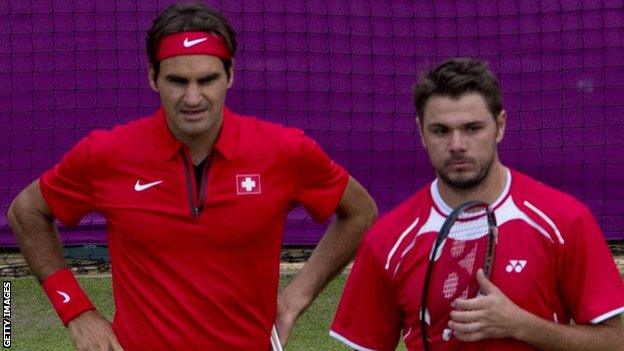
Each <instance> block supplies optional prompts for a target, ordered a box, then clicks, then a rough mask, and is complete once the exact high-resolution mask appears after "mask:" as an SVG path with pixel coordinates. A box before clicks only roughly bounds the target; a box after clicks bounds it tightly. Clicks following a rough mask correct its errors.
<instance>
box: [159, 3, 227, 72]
mask: <svg viewBox="0 0 624 351" xmlns="http://www.w3.org/2000/svg"><path fill="white" fill-rule="evenodd" d="M188 31H197V32H211V33H215V34H219V35H221V36H222V37H223V38H224V39H225V43H226V45H227V47H228V49H229V50H230V54H231V55H232V57H234V54H236V32H234V29H233V28H232V26H231V25H230V23H229V22H228V20H227V19H226V18H225V17H224V16H223V15H222V14H220V13H219V12H218V11H217V10H215V9H213V8H212V7H210V6H208V5H205V4H202V3H200V2H192V3H178V4H173V5H171V6H169V7H168V8H167V9H166V10H165V11H164V12H163V13H161V14H160V16H158V18H156V19H155V20H154V23H153V24H152V28H150V30H149V31H148V32H147V57H148V59H149V63H150V64H151V65H152V67H153V68H154V80H156V78H157V77H158V72H159V71H160V61H158V60H157V59H156V50H158V43H159V42H160V40H161V39H162V37H164V36H165V35H167V34H173V33H180V32H188ZM221 61H223V68H225V72H226V73H227V75H228V78H229V77H230V67H232V60H231V59H227V60H224V59H222V60H221Z"/></svg>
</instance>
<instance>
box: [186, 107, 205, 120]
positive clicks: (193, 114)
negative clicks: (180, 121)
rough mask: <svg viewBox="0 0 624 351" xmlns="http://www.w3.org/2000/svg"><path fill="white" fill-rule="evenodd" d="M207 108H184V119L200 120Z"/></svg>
mask: <svg viewBox="0 0 624 351" xmlns="http://www.w3.org/2000/svg"><path fill="white" fill-rule="evenodd" d="M206 111H207V109H184V110H181V111H180V112H181V113H182V115H183V116H184V119H185V120H187V121H198V120H200V119H202V114H203V113H204V112H206Z"/></svg>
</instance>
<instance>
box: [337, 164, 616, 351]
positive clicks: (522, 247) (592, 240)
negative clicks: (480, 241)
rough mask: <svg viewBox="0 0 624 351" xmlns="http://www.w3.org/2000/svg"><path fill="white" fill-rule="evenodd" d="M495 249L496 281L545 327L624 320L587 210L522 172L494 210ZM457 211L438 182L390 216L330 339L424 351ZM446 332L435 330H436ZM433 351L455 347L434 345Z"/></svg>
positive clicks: (358, 263)
mask: <svg viewBox="0 0 624 351" xmlns="http://www.w3.org/2000/svg"><path fill="white" fill-rule="evenodd" d="M492 207H493V208H494V211H495V214H496V219H497V222H498V233H499V238H498V246H497V247H496V256H495V259H494V268H493V272H492V275H491V280H492V282H493V283H494V284H495V285H497V286H498V287H499V288H500V289H501V290H502V291H503V292H504V293H505V294H506V295H507V296H508V297H509V298H510V299H511V300H512V301H514V302H515V303H516V304H517V305H519V306H520V307H522V308H523V309H525V310H527V311H529V312H531V313H533V314H535V315H537V316H539V317H541V318H544V319H547V320H551V321H554V322H557V323H565V324H568V323H569V322H570V320H572V319H573V320H574V321H575V322H576V323H579V324H585V323H599V322H601V321H603V320H605V319H608V318H610V317H613V316H616V315H618V314H620V313H622V312H624V284H623V282H622V278H621V277H620V274H619V272H618V270H617V268H616V266H615V264H614V262H613V259H612V257H611V254H610V252H609V249H608V247H607V245H606V244H605V241H604V236H603V233H602V231H601V229H600V228H599V227H598V224H597V223H596V220H595V219H594V217H593V216H592V214H591V213H590V211H589V209H588V208H587V207H585V206H584V205H582V204H581V203H580V202H579V201H577V200H576V199H574V198H573V197H571V196H569V195H567V194H564V193H562V192H560V191H557V190H555V189H553V188H550V187H548V186H546V185H544V184H542V183H539V182H537V181H535V180H533V179H531V178H529V177H527V176H526V175H524V174H521V173H519V172H516V171H507V185H506V188H505V190H504V191H503V193H502V195H501V196H500V197H499V198H498V200H497V201H496V202H495V203H494V204H493V206H492ZM451 210H452V209H451V208H449V206H448V205H446V204H445V203H444V201H443V200H442V198H441V196H440V194H439V192H438V188H437V181H434V182H433V183H431V185H430V186H428V187H425V188H423V189H422V190H420V191H419V192H418V193H416V194H415V195H413V196H412V197H411V198H409V199H408V200H407V201H405V202H404V203H402V204H401V205H399V206H398V207H396V208H395V209H393V210H392V211H391V212H389V213H388V214H386V215H385V216H383V217H382V218H381V219H380V220H379V221H378V222H377V223H376V224H375V225H374V226H373V227H372V228H371V229H370V230H369V232H368V233H367V234H366V236H365V239H364V241H363V243H362V245H361V246H360V248H359V251H358V254H357V256H356V259H355V264H354V266H353V269H352V271H351V274H350V275H349V278H348V281H347V284H346V287H345V291H344V293H343V296H342V299H341V301H340V305H339V307H338V311H337V313H336V317H335V320H334V323H333V325H332V329H331V333H330V334H331V335H332V336H334V337H335V338H337V339H339V340H341V341H343V342H345V343H346V344H348V345H349V346H351V347H353V348H355V349H357V350H394V349H395V348H396V345H397V343H398V341H399V337H400V336H402V338H403V340H404V342H405V344H406V345H407V347H408V349H409V350H422V349H423V345H422V337H421V332H420V318H419V311H420V304H421V296H422V289H423V281H424V276H425V271H426V268H427V263H428V259H429V254H430V252H431V247H432V245H433V241H434V239H435V237H436V235H437V232H438V231H439V230H440V227H441V226H442V223H443V222H444V219H445V217H446V216H447V215H448V214H449V213H450V212H451ZM443 327H444V326H437V325H434V323H433V321H432V325H431V328H430V330H442V329H443ZM430 338H431V340H432V342H431V344H430V345H431V349H432V350H454V347H455V346H456V344H455V343H456V342H457V339H455V338H451V339H450V340H451V341H449V342H447V341H444V340H443V338H442V333H433V335H430ZM461 349H462V350H533V348H532V347H530V346H529V345H528V344H526V343H523V342H520V341H517V340H513V339H497V340H485V341H480V342H474V343H465V344H463V347H462V348H461Z"/></svg>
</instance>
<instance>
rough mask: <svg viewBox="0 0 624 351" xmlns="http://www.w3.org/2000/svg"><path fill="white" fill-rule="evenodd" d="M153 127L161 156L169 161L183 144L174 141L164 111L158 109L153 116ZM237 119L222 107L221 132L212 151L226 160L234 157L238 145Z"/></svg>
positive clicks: (176, 140)
mask: <svg viewBox="0 0 624 351" xmlns="http://www.w3.org/2000/svg"><path fill="white" fill-rule="evenodd" d="M152 120H153V126H154V130H155V132H156V137H157V141H156V144H157V145H158V146H159V148H160V149H161V150H162V155H163V157H164V159H165V160H168V159H170V158H171V157H173V156H174V155H175V154H177V153H178V152H179V151H180V148H181V147H184V146H185V145H184V143H182V142H181V141H179V140H178V139H176V138H175V137H174V136H173V134H172V133H171V130H170V129H169V125H168V124H167V119H166V118H165V110H164V108H162V107H160V108H159V109H158V110H157V111H156V113H155V114H154V116H153V119H152ZM236 122H237V118H236V116H235V115H234V113H232V112H231V111H230V110H229V109H228V108H227V107H225V106H224V107H223V124H222V125H221V131H220V132H219V136H218V137H217V142H216V143H215V145H214V149H215V150H216V151H217V152H219V153H220V154H221V155H223V157H225V158H226V159H227V160H230V159H232V157H234V153H235V151H236V145H237V144H238V128H237V127H238V126H237V123H236Z"/></svg>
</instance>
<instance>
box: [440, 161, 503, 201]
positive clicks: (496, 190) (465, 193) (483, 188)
mask: <svg viewBox="0 0 624 351" xmlns="http://www.w3.org/2000/svg"><path fill="white" fill-rule="evenodd" d="M506 173H507V169H506V168H505V167H504V166H503V165H502V164H501V163H500V162H499V161H498V160H495V161H494V162H493V164H492V168H491V169H490V172H489V173H488V175H487V177H486V178H485V179H483V181H482V182H481V183H480V184H479V185H477V186H475V187H474V188H470V189H455V188H452V187H450V186H449V185H448V184H446V183H445V182H444V181H442V180H441V179H440V178H438V191H439V193H440V196H441V197H442V200H444V202H445V203H446V204H447V205H449V206H450V207H451V208H455V207H457V206H459V205H461V204H462V203H464V202H466V201H471V200H478V201H483V202H485V203H488V204H492V203H494V201H496V200H497V199H498V198H499V197H500V195H501V194H502V192H503V190H504V189H505V186H506V185H507V174H506Z"/></svg>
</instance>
